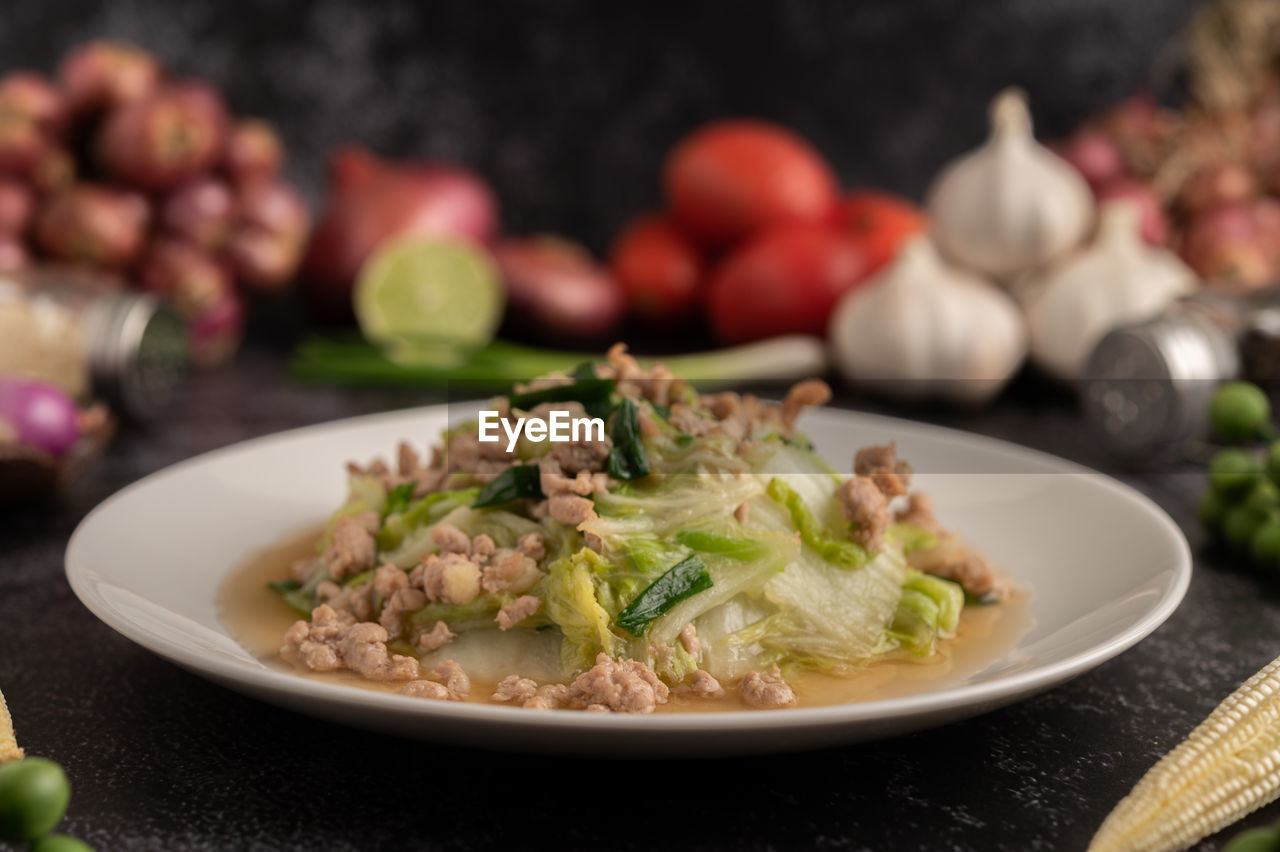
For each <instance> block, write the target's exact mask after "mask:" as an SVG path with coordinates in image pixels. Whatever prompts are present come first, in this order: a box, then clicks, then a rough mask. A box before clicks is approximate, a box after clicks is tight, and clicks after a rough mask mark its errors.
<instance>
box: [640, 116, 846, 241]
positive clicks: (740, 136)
mask: <svg viewBox="0 0 1280 852" xmlns="http://www.w3.org/2000/svg"><path fill="white" fill-rule="evenodd" d="M663 182H664V189H665V192H666V197H667V203H668V205H669V207H670V209H671V211H672V213H673V215H674V216H675V220H676V222H677V224H679V226H680V227H681V228H682V229H683V230H685V231H686V232H687V233H688V234H689V235H690V236H692V237H693V238H695V239H697V240H699V241H700V242H703V243H706V244H707V245H709V246H723V245H726V244H728V243H731V242H733V241H734V240H737V239H741V238H742V237H745V236H748V235H750V234H752V233H753V232H756V231H760V230H762V229H764V228H767V227H771V226H776V225H783V224H788V223H793V222H820V221H825V220H826V219H827V218H828V217H829V216H830V215H831V212H832V210H834V209H835V204H836V200H837V193H838V189H837V186H836V179H835V175H834V174H833V173H832V171H831V167H830V166H829V165H828V164H827V162H826V161H825V160H824V159H823V158H822V156H821V155H820V154H819V153H818V152H817V151H816V150H814V148H813V147H812V146H811V145H810V144H809V143H808V142H806V141H805V140H804V139H802V138H800V137H799V136H797V135H796V134H794V133H792V132H791V131H789V130H787V129H786V128H783V127H780V126H778V125H776V124H770V123H769V122H765V121H754V120H747V119H732V120H726V121H715V122H712V123H710V124H707V125H704V126H703V127H701V128H699V129H698V130H695V131H694V132H693V133H691V134H690V135H689V136H686V137H685V138H684V139H683V140H681V142H680V143H679V144H677V145H676V147H675V148H674V149H673V150H672V151H671V153H670V154H669V155H668V157H667V162H666V166H665V171H664V175H663Z"/></svg>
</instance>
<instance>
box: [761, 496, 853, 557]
mask: <svg viewBox="0 0 1280 852" xmlns="http://www.w3.org/2000/svg"><path fill="white" fill-rule="evenodd" d="M765 492H766V493H767V494H768V495H769V496H770V497H771V498H773V499H774V500H776V501H777V502H779V503H781V504H782V505H783V506H784V507H786V509H787V511H788V512H789V513H790V514H791V523H792V524H794V525H795V528H796V529H797V530H798V531H799V532H800V540H801V541H803V542H804V543H805V544H806V545H807V546H808V547H809V548H810V549H811V550H813V551H814V552H815V553H817V554H818V555H819V556H821V557H822V558H823V559H825V560H827V561H828V562H832V563H834V564H836V565H839V566H841V567H842V568H861V567H862V566H863V565H865V564H867V559H868V557H869V554H868V553H867V549H866V548H865V547H863V546H862V545H860V544H857V543H856V542H852V541H840V540H839V539H835V538H832V537H830V536H828V535H825V534H824V533H823V532H822V528H821V526H820V525H819V524H818V519H817V518H815V517H814V516H813V513H812V512H811V511H809V507H808V506H806V505H805V504H804V500H802V499H800V495H799V494H797V493H796V492H795V490H794V489H792V487H791V486H790V485H787V483H785V482H783V481H782V480H781V479H771V480H769V486H768V488H766V489H765Z"/></svg>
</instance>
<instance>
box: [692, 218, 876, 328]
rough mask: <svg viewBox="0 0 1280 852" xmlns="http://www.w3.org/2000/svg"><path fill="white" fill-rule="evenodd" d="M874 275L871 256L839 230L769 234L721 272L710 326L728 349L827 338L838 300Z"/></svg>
mask: <svg viewBox="0 0 1280 852" xmlns="http://www.w3.org/2000/svg"><path fill="white" fill-rule="evenodd" d="M870 273H871V266H870V262H869V260H868V258H867V254H866V252H865V251H863V249H862V247H861V246H859V245H858V243H857V242H856V241H855V240H854V239H853V238H851V237H850V236H848V235H847V234H844V233H842V232H840V231H838V230H836V229H834V228H830V227H818V228H815V227H811V226H797V225H793V226H790V227H787V228H781V229H776V230H772V231H768V232H766V233H764V234H761V235H760V236H759V237H758V238H756V239H755V240H752V241H751V242H749V243H747V244H746V245H745V246H743V247H741V248H739V249H738V250H736V251H735V252H733V253H732V254H730V255H729V256H728V257H727V258H725V260H724V262H723V263H722V264H721V265H720V267H719V268H718V269H717V270H716V272H715V275H714V276H713V277H712V279H711V288H710V290H709V292H708V306H709V308H710V312H711V324H712V326H714V328H715V331H716V336H717V337H719V338H720V340H722V341H723V342H725V343H742V342H745V341H749V340H759V339H760V338H764V337H773V336H774V335H779V334H792V333H801V334H816V335H823V334H824V333H825V332H826V328H827V317H828V316H829V315H830V314H831V311H832V309H834V308H835V305H836V302H837V301H839V299H840V297H841V296H842V295H844V293H845V292H847V291H848V290H850V289H851V288H853V287H856V286H857V285H859V284H861V283H862V282H863V281H865V280H866V279H867V277H868V276H869V275H870Z"/></svg>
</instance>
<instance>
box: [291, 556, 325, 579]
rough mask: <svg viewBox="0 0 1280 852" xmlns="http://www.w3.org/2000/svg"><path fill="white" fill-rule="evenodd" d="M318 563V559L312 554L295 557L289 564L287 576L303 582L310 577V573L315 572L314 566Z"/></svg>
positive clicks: (317, 565)
mask: <svg viewBox="0 0 1280 852" xmlns="http://www.w3.org/2000/svg"><path fill="white" fill-rule="evenodd" d="M319 565H320V560H319V559H317V558H316V557H314V556H306V557H303V558H302V559H295V560H294V561H293V564H292V565H290V566H289V576H290V577H292V578H293V579H294V580H296V581H298V582H299V583H305V582H307V580H310V579H311V575H312V574H314V573H315V572H316V568H317V567H319Z"/></svg>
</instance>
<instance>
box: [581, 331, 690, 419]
mask: <svg viewBox="0 0 1280 852" xmlns="http://www.w3.org/2000/svg"><path fill="white" fill-rule="evenodd" d="M605 357H606V358H608V361H609V363H608V364H599V365H597V366H596V375H597V376H600V377H601V378H611V379H614V380H616V384H615V387H616V388H617V391H618V393H619V394H620V395H622V396H626V397H630V398H632V399H640V398H642V397H643V398H644V399H647V400H649V401H650V402H652V403H653V404H654V405H670V404H671V400H672V399H678V398H679V397H680V395H681V394H682V393H683V390H684V388H685V382H684V380H683V379H681V378H678V377H677V376H676V375H675V374H674V373H672V372H671V370H669V369H668V368H667V366H666V365H665V364H654V365H653V366H652V367H650V368H648V369H645V368H644V367H641V366H640V364H639V363H638V362H637V361H636V359H635V358H633V357H631V356H630V355H628V354H627V344H625V343H615V344H614V345H613V346H611V347H609V351H608V352H607V353H606V355H605Z"/></svg>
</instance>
